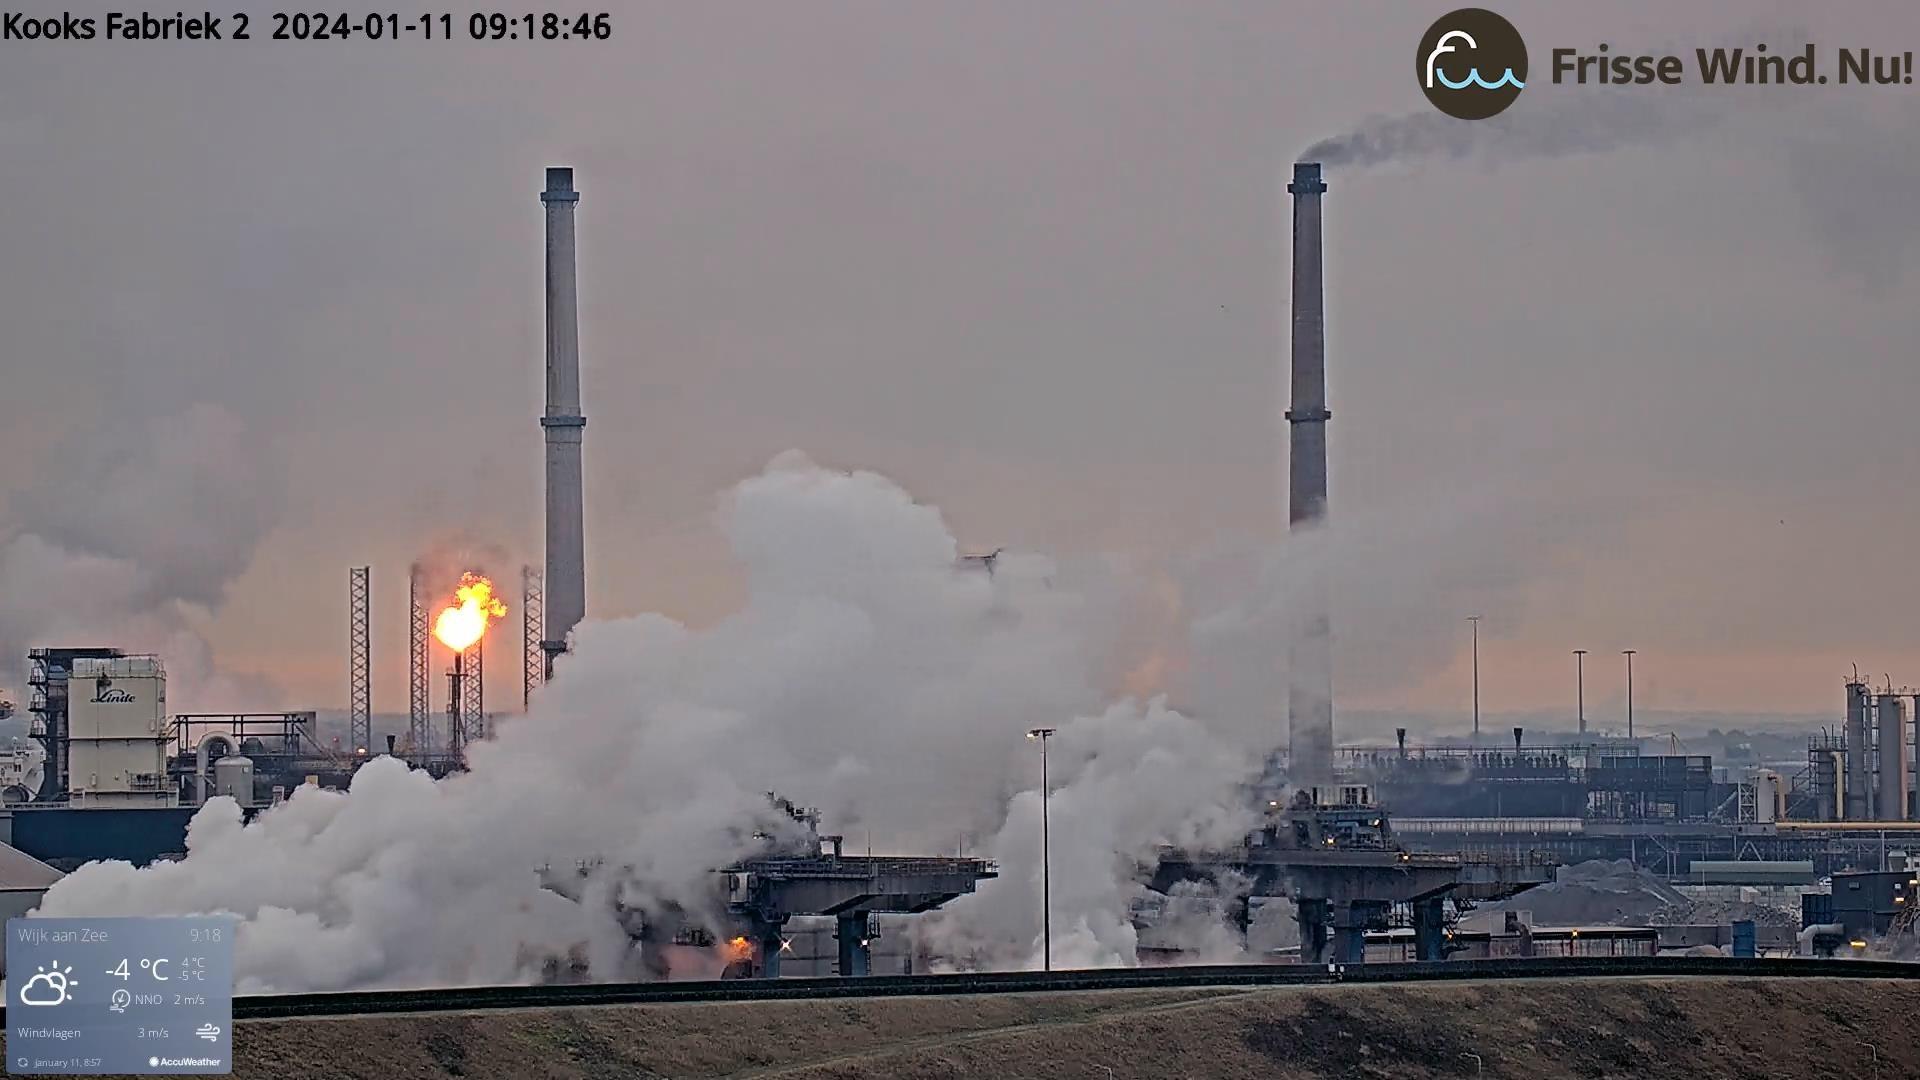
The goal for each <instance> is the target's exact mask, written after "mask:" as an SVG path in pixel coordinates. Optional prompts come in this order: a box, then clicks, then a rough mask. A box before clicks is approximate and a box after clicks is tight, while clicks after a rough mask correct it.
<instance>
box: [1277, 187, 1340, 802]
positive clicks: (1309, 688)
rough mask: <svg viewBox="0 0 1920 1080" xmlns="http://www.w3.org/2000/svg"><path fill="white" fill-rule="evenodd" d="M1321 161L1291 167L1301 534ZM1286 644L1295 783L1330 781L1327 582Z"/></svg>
mask: <svg viewBox="0 0 1920 1080" xmlns="http://www.w3.org/2000/svg"><path fill="white" fill-rule="evenodd" d="M1326 190H1327V185H1326V182H1325V181H1323V180H1322V179H1321V178H1320V166H1319V165H1318V164H1317V163H1309V162H1300V163H1298V164H1296V165H1294V167H1293V182H1292V183H1291V184H1288V185H1287V191H1289V192H1290V193H1292V195H1293V398H1292V407H1291V408H1289V409H1288V410H1287V414H1286V416H1287V425H1288V429H1289V439H1288V442H1289V450H1288V478H1287V525H1288V528H1289V530H1291V531H1298V530H1302V529H1308V528H1312V527H1314V526H1317V525H1320V524H1322V523H1324V521H1325V520H1326V516H1327V419H1328V417H1330V416H1332V415H1333V414H1332V413H1330V412H1328V411H1327V336H1326V313H1325V305H1324V303H1323V300H1322V293H1323V289H1322V284H1321V268H1320V196H1321V195H1323V194H1325V193H1326ZM1302 599H1303V601H1304V602H1303V603H1302V604H1301V605H1300V613H1299V615H1298V617H1297V622H1296V623H1295V625H1294V627H1293V634H1292V639H1291V641H1290V643H1289V646H1288V664H1287V672H1288V674H1287V727H1288V752H1289V757H1290V759H1291V762H1292V768H1291V770H1290V772H1291V779H1292V780H1293V782H1294V783H1295V784H1299V785H1311V784H1324V783H1327V782H1329V781H1331V780H1332V778H1333V622H1332V616H1331V613H1330V604H1329V603H1328V599H1327V594H1326V590H1325V585H1324V582H1323V581H1320V582H1317V583H1316V584H1315V585H1313V586H1312V587H1310V588H1309V590H1308V593H1307V595H1306V596H1304V597H1303V598H1302Z"/></svg>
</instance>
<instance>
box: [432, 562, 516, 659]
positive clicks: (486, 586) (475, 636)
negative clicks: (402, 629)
mask: <svg viewBox="0 0 1920 1080" xmlns="http://www.w3.org/2000/svg"><path fill="white" fill-rule="evenodd" d="M506 613H507V605H505V604H503V603H501V602H500V600H499V598H498V597H496V596H494V595H493V582H492V581H490V580H488V579H487V578H486V577H484V576H482V575H480V574H473V573H467V574H462V575H460V587H459V588H457V589H455V590H454V591H453V603H452V604H451V605H449V606H448V607H447V609H446V610H444V611H442V612H441V613H440V617H439V618H437V619H435V620H434V622H433V636H434V637H437V638H439V639H440V643H441V644H442V645H445V646H446V647H447V648H449V649H452V650H453V651H454V652H466V651H467V650H468V649H470V648H472V647H473V643H474V642H476V641H479V640H480V638H481V636H482V635H483V634H485V633H486V632H487V624H488V623H489V622H491V621H493V620H494V619H498V618H501V617H503V616H504V615H506Z"/></svg>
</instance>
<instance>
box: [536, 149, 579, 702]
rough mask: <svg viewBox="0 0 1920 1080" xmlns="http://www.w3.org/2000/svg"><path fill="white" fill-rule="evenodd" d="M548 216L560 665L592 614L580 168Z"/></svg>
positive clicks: (550, 572)
mask: <svg viewBox="0 0 1920 1080" xmlns="http://www.w3.org/2000/svg"><path fill="white" fill-rule="evenodd" d="M540 202H541V203H542V204H543V205H544V206H545V207H546V211H547V411H546V415H544V416H542V417H541V418H540V427H541V428H542V429H543V430H544V431H545V433H546V440H547V579H546V614H547V625H546V629H545V631H544V632H543V633H542V635H541V642H540V648H541V649H542V651H544V652H545V653H546V654H547V675H548V676H549V677H551V676H552V675H553V659H554V657H556V656H558V655H560V654H561V653H563V652H566V651H567V635H568V634H570V633H572V632H573V628H574V626H575V624H577V623H578V622H579V621H580V620H581V619H582V618H583V617H584V616H585V615H586V613H587V559H586V525H585V522H584V518H585V511H584V510H583V509H582V506H581V497H580V438H581V436H582V435H583V434H584V433H585V429H586V426H587V418H586V417H585V416H583V415H581V413H580V312H579V300H578V297H577V296H576V294H575V292H574V273H573V209H574V207H575V206H576V205H578V204H579V202H580V196H579V194H578V193H577V192H575V191H574V190H573V170H572V169H548V170H547V190H545V191H543V192H541V193H540Z"/></svg>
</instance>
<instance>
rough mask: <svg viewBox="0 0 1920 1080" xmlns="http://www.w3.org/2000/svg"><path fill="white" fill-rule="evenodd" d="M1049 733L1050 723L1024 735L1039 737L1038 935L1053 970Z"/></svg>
mask: <svg viewBox="0 0 1920 1080" xmlns="http://www.w3.org/2000/svg"><path fill="white" fill-rule="evenodd" d="M1052 737H1053V729H1052V728H1050V727H1037V728H1033V729H1032V730H1030V731H1028V732H1027V738H1029V739H1039V740H1040V939H1041V941H1042V942H1043V944H1042V945H1041V949H1042V953H1041V955H1042V956H1043V958H1044V959H1043V960H1042V963H1044V964H1045V965H1046V967H1045V970H1047V971H1052V970H1053V849H1052V838H1051V837H1050V836H1048V831H1049V830H1048V824H1047V802H1048V800H1049V799H1051V798H1052V792H1050V791H1048V790H1047V740H1048V739H1050V738H1052Z"/></svg>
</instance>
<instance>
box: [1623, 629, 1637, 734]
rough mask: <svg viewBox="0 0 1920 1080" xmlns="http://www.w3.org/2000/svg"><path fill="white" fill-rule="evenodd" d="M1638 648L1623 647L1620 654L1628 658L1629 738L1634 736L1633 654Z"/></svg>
mask: <svg viewBox="0 0 1920 1080" xmlns="http://www.w3.org/2000/svg"><path fill="white" fill-rule="evenodd" d="M1638 651H1639V650H1637V649H1621V650H1620V655H1621V656H1624V657H1626V658H1627V738H1629V739H1631V738H1633V654H1634V653H1636V652H1638Z"/></svg>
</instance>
